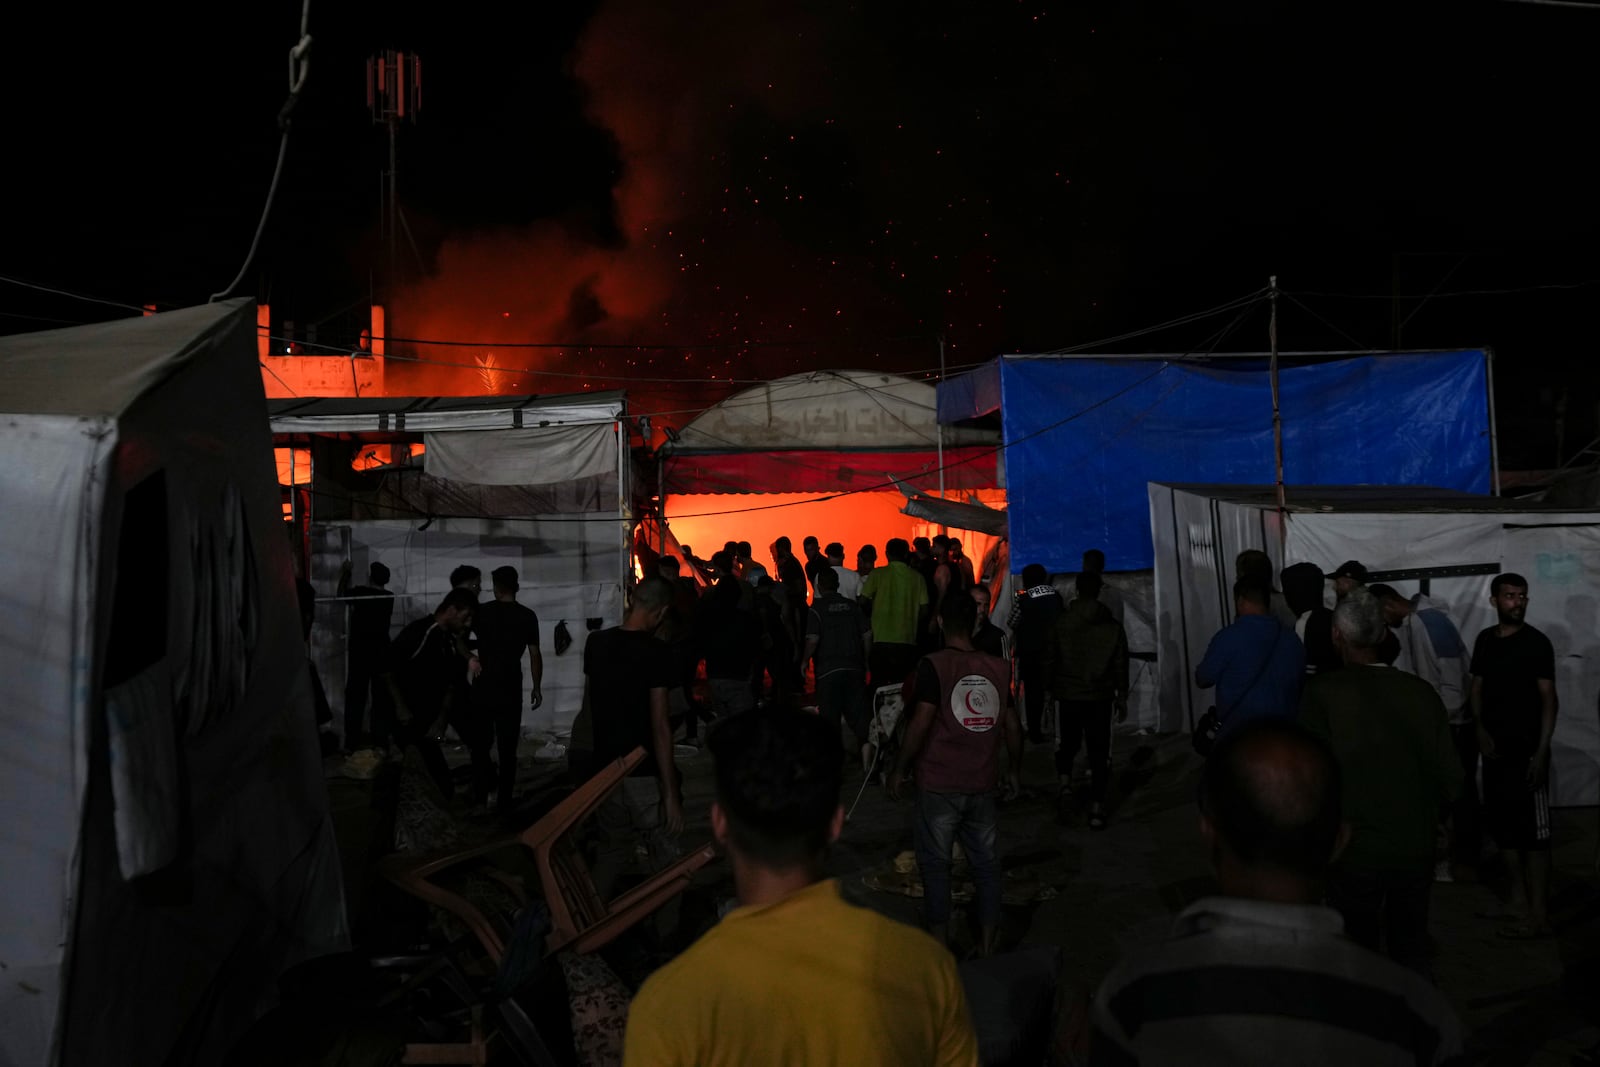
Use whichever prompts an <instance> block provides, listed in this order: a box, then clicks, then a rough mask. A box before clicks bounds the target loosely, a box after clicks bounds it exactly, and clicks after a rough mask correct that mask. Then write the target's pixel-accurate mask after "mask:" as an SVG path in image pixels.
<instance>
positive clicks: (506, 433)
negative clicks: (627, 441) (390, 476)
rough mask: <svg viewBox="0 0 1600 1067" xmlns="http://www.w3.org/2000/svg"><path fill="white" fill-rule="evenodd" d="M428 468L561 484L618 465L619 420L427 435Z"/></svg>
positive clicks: (483, 478) (486, 478)
mask: <svg viewBox="0 0 1600 1067" xmlns="http://www.w3.org/2000/svg"><path fill="white" fill-rule="evenodd" d="M427 445H428V449H427V451H426V452H425V453H424V454H423V470H425V471H427V473H428V474H430V475H432V476H433V477H435V478H443V479H446V480H449V481H456V482H467V483H470V484H473V485H529V486H538V485H559V484H561V483H563V482H572V481H578V480H580V479H584V478H596V477H600V476H601V475H604V474H606V473H607V472H610V473H615V472H616V471H617V463H618V457H617V430H616V424H615V423H614V422H610V421H607V422H604V423H596V424H593V425H579V426H572V427H567V426H542V427H533V428H528V427H524V428H523V429H520V430H506V429H501V430H445V431H440V432H437V433H430V434H428V435H427Z"/></svg>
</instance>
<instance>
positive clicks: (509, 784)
mask: <svg viewBox="0 0 1600 1067" xmlns="http://www.w3.org/2000/svg"><path fill="white" fill-rule="evenodd" d="M489 577H490V579H491V580H492V581H493V583H494V599H493V600H491V601H489V602H488V603H487V604H479V605H478V609H477V610H476V611H475V612H473V614H472V626H473V630H474V631H475V632H476V633H477V635H478V658H479V661H480V662H481V663H482V664H483V671H482V673H481V674H479V675H478V680H477V681H476V682H474V683H473V685H472V697H473V704H474V705H475V708H476V711H477V716H478V722H477V724H476V727H475V729H474V731H473V733H474V736H473V737H472V739H471V741H472V799H473V803H474V804H484V803H487V801H488V798H489V789H490V786H491V785H494V786H495V788H496V794H495V796H496V802H495V803H496V807H497V808H498V809H499V811H501V812H502V813H504V812H506V811H509V810H510V808H511V803H512V799H513V793H514V792H515V789H516V783H517V745H518V744H519V743H520V742H521V740H522V654H523V652H524V651H526V652H527V654H528V674H529V677H530V678H531V679H532V681H533V693H532V695H531V697H530V708H531V710H537V709H538V708H539V706H540V705H541V704H543V703H544V692H543V688H542V687H543V684H544V656H543V654H541V653H540V651H539V616H538V615H535V614H534V613H533V610H532V609H531V608H528V607H525V606H524V605H522V604H519V603H517V590H518V589H519V588H521V587H520V585H519V584H518V580H517V579H518V575H517V569H516V568H515V567H496V568H495V569H494V571H493V572H492V573H491V574H490V575H489ZM491 746H493V747H494V749H495V755H496V756H497V757H498V759H499V774H498V776H496V775H495V774H494V773H493V768H494V765H493V764H492V763H491V762H490V760H489V749H490V747H491Z"/></svg>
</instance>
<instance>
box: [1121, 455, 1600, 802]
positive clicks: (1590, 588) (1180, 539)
mask: <svg viewBox="0 0 1600 1067" xmlns="http://www.w3.org/2000/svg"><path fill="white" fill-rule="evenodd" d="M1149 493H1150V529H1151V534H1152V535H1153V538H1154V542H1155V549H1156V551H1155V557H1156V615H1157V641H1158V643H1159V647H1158V657H1159V665H1160V673H1161V722H1162V728H1163V729H1165V730H1186V729H1189V728H1190V726H1191V725H1192V723H1193V722H1194V721H1195V720H1196V719H1198V718H1199V716H1200V715H1201V714H1203V713H1204V712H1205V709H1206V708H1207V706H1208V705H1209V704H1210V703H1211V696H1212V694H1210V693H1209V692H1208V691H1205V690H1200V689H1196V688H1195V687H1194V685H1193V680H1194V668H1195V665H1196V664H1198V663H1199V662H1200V660H1201V658H1202V657H1203V656H1204V655H1205V650H1206V645H1207V644H1208V643H1209V642H1210V640H1211V636H1212V635H1213V634H1214V633H1216V631H1217V630H1218V629H1220V628H1221V627H1222V626H1223V625H1225V624H1226V623H1228V622H1230V621H1232V618H1233V596H1232V582H1233V579H1234V577H1235V575H1234V559H1235V557H1236V556H1237V555H1238V553H1239V552H1241V551H1243V550H1244V549H1247V548H1258V549H1262V550H1264V551H1265V552H1266V553H1267V554H1268V555H1269V556H1271V557H1272V560H1273V566H1274V568H1275V570H1277V571H1281V570H1282V568H1283V567H1285V566H1287V565H1289V564H1294V563H1315V564H1317V565H1318V566H1319V567H1321V568H1322V569H1323V571H1324V572H1332V571H1333V570H1334V569H1335V568H1337V567H1338V566H1339V564H1341V563H1343V562H1344V561H1346V560H1351V559H1353V560H1358V561H1359V562H1361V563H1362V564H1364V565H1365V566H1366V567H1367V569H1368V570H1369V571H1370V572H1371V573H1372V576H1373V578H1372V580H1373V581H1374V582H1378V581H1381V582H1384V583H1386V584H1388V585H1391V586H1393V587H1394V588H1395V589H1396V590H1398V591H1400V592H1402V593H1404V594H1406V595H1408V596H1409V595H1411V594H1412V593H1415V592H1418V591H1420V590H1423V589H1426V591H1427V593H1428V595H1429V596H1431V597H1433V598H1435V599H1439V600H1443V601H1445V602H1446V603H1448V604H1449V606H1450V615H1451V617H1452V618H1453V619H1454V621H1455V624H1456V626H1457V628H1459V629H1460V631H1461V636H1462V639H1463V640H1464V641H1465V642H1466V643H1467V646H1468V647H1469V648H1470V647H1471V645H1472V642H1473V640H1474V638H1475V637H1476V636H1477V634H1478V633H1479V632H1480V631H1481V630H1482V629H1483V628H1484V627H1486V626H1489V625H1491V624H1493V623H1494V621H1495V619H1494V612H1493V609H1492V608H1491V606H1490V604H1489V582H1490V579H1491V578H1492V577H1493V575H1495V574H1498V573H1500V572H1502V571H1512V572H1515V573H1518V574H1521V575H1522V576H1524V577H1525V578H1527V579H1528V583H1529V589H1528V596H1529V602H1528V616H1527V619H1528V622H1529V623H1531V624H1532V625H1534V626H1536V627H1538V628H1539V629H1540V630H1542V631H1544V633H1545V635H1546V636H1548V637H1549V638H1550V641H1551V643H1552V644H1553V645H1554V646H1555V653H1556V691H1557V695H1558V697H1559V699H1560V713H1559V715H1558V718H1557V721H1556V733H1555V739H1554V743H1553V746H1552V747H1553V752H1552V761H1551V790H1552V798H1553V800H1554V802H1555V803H1556V804H1558V805H1582V804H1594V803H1596V802H1597V801H1600V720H1597V718H1596V714H1595V707H1596V696H1597V694H1600V511H1569V510H1558V509H1539V508H1530V507H1529V506H1528V505H1526V504H1523V503H1520V502H1518V501H1514V500H1504V499H1501V498H1498V497H1486V496H1476V495H1473V494H1468V493H1457V492H1453V491H1451V490H1444V489H1430V488H1422V487H1415V486H1347V487H1316V486H1309V487H1298V486H1297V487H1291V488H1290V489H1289V491H1288V500H1289V507H1288V510H1287V512H1286V514H1285V516H1284V521H1280V518H1279V514H1278V510H1277V503H1276V496H1275V490H1274V489H1273V488H1272V487H1271V486H1264V487H1263V486H1199V485H1162V484H1157V483H1151V484H1150V487H1149ZM1331 588H1332V587H1331V585H1330V586H1329V589H1330V592H1329V596H1330V597H1331V595H1332V594H1331Z"/></svg>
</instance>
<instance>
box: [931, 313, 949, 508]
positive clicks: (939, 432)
mask: <svg viewBox="0 0 1600 1067" xmlns="http://www.w3.org/2000/svg"><path fill="white" fill-rule="evenodd" d="M943 384H944V335H943V334H940V335H939V385H943ZM934 388H935V392H936V393H937V389H938V386H935V387H934ZM933 433H934V439H935V440H936V441H937V442H938V448H939V499H940V500H943V499H944V423H942V422H940V421H939V402H938V400H937V399H935V400H934V403H933ZM939 532H940V533H942V534H948V533H949V532H950V528H949V527H948V526H946V525H945V524H944V523H942V522H941V523H940V524H939Z"/></svg>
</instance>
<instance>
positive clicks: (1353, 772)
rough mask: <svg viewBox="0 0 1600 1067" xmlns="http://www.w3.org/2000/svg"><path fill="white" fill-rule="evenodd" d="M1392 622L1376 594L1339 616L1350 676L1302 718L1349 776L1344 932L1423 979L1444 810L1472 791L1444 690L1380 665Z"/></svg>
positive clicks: (1328, 688) (1308, 696)
mask: <svg viewBox="0 0 1600 1067" xmlns="http://www.w3.org/2000/svg"><path fill="white" fill-rule="evenodd" d="M1387 633H1388V627H1387V626H1385V625H1384V621H1383V609H1382V607H1381V606H1380V605H1379V603H1378V601H1377V600H1376V598H1374V597H1372V596H1371V595H1370V594H1367V593H1365V592H1361V593H1352V594H1351V595H1350V596H1348V597H1346V598H1345V599H1344V600H1343V601H1341V602H1340V603H1339V606H1338V607H1337V608H1336V609H1334V613H1333V644H1334V647H1335V648H1336V649H1338V651H1339V654H1340V656H1341V657H1343V659H1344V664H1345V669H1344V670H1341V671H1332V672H1329V673H1326V674H1323V673H1319V674H1317V675H1315V676H1314V677H1312V678H1311V679H1310V681H1308V682H1307V683H1306V688H1305V693H1304V696H1303V697H1302V699H1301V721H1302V723H1303V724H1304V725H1305V726H1306V728H1307V729H1309V730H1311V732H1313V733H1315V734H1319V735H1321V736H1322V737H1323V738H1326V739H1327V741H1328V743H1329V745H1330V746H1331V747H1332V748H1333V751H1334V754H1335V755H1336V756H1337V757H1338V760H1339V767H1340V770H1341V771H1342V772H1343V777H1344V813H1345V819H1346V820H1347V821H1348V822H1349V824H1350V844H1349V846H1348V847H1347V848H1346V849H1345V851H1344V853H1343V855H1341V856H1340V857H1339V861H1338V863H1337V865H1336V867H1335V869H1334V871H1333V873H1332V875H1331V877H1330V878H1329V881H1328V903H1329V904H1331V905H1333V907H1334V908H1336V909H1337V910H1338V911H1339V912H1340V914H1342V915H1343V916H1344V920H1345V932H1346V933H1347V934H1349V936H1350V938H1351V939H1352V940H1354V941H1356V942H1358V943H1360V944H1362V945H1366V946H1367V947H1368V948H1372V949H1379V950H1381V951H1384V952H1386V953H1387V954H1388V955H1389V956H1390V957H1391V958H1393V959H1394V960H1395V962H1397V963H1399V964H1402V965H1403V966H1406V967H1409V968H1411V969H1412V970H1414V971H1417V972H1419V973H1421V974H1423V975H1428V974H1429V973H1430V969H1431V968H1430V966H1429V962H1428V954H1429V949H1428V896H1429V894H1430V892H1431V891H1432V889H1433V868H1434V845H1435V840H1436V836H1437V830H1438V825H1439V813H1440V810H1441V808H1443V806H1444V805H1446V804H1448V803H1450V802H1451V801H1452V800H1454V799H1455V797H1456V795H1457V794H1458V793H1459V792H1460V790H1461V777H1462V775H1461V761H1460V760H1459V759H1457V758H1456V755H1455V746H1454V744H1453V743H1452V741H1451V737H1450V720H1449V716H1448V715H1447V713H1446V712H1445V707H1444V704H1443V703H1442V702H1441V701H1440V699H1439V694H1438V693H1437V692H1435V691H1434V689H1433V687H1432V686H1431V685H1429V684H1428V683H1427V682H1425V681H1423V680H1422V679H1421V678H1418V677H1416V676H1415V675H1412V674H1407V673H1405V672H1403V671H1398V670H1395V669H1394V668H1393V667H1391V666H1388V665H1387V664H1384V663H1383V662H1381V661H1380V660H1379V645H1380V644H1382V642H1383V638H1384V635H1385V634H1387Z"/></svg>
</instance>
